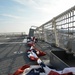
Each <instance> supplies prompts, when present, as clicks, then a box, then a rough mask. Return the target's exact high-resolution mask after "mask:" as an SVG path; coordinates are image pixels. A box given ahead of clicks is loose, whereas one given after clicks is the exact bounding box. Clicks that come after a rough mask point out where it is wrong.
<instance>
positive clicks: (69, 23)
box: [34, 6, 75, 49]
mask: <svg viewBox="0 0 75 75" xmlns="http://www.w3.org/2000/svg"><path fill="white" fill-rule="evenodd" d="M34 35H35V36H36V37H37V38H39V39H43V40H45V41H46V42H49V43H55V44H56V45H57V46H60V47H62V48H66V49H67V48H68V49H70V48H71V47H70V46H71V45H70V43H72V41H73V40H74V39H75V6H74V7H72V8H70V9H68V10H66V11H65V12H63V13H61V14H60V15H58V16H56V17H54V18H53V19H51V20H50V21H48V22H46V23H44V24H42V25H41V26H40V27H37V28H36V29H35V32H34ZM68 45H70V46H69V47H68Z"/></svg>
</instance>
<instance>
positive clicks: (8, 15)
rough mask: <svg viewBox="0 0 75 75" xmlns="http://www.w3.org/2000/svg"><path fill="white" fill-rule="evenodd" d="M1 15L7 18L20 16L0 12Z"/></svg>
mask: <svg viewBox="0 0 75 75" xmlns="http://www.w3.org/2000/svg"><path fill="white" fill-rule="evenodd" d="M0 15H1V16H6V17H9V18H13V19H20V18H21V17H19V16H16V15H12V14H0Z"/></svg>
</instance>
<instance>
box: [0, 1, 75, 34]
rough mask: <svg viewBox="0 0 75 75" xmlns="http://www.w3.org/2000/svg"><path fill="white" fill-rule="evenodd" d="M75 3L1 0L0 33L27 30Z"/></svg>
mask: <svg viewBox="0 0 75 75" xmlns="http://www.w3.org/2000/svg"><path fill="white" fill-rule="evenodd" d="M74 5H75V0H0V33H5V32H26V33H27V34H28V33H29V28H30V27H31V26H37V27H39V26H41V25H42V24H44V23H45V22H47V21H49V20H50V19H52V18H53V17H55V16H57V15H59V14H61V13H62V12H64V11H66V10H67V9H69V8H71V7H73V6H74Z"/></svg>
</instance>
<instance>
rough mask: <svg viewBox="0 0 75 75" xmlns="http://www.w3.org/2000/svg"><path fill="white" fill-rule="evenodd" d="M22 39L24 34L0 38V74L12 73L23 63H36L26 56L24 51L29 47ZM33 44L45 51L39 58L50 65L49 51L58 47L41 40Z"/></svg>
mask: <svg viewBox="0 0 75 75" xmlns="http://www.w3.org/2000/svg"><path fill="white" fill-rule="evenodd" d="M24 39H25V37H24V36H18V37H9V38H0V75H8V74H13V73H14V72H15V71H16V70H17V69H18V68H20V67H21V66H23V65H25V64H29V65H36V64H37V63H36V62H34V61H31V60H30V59H29V58H28V57H27V54H26V51H27V50H28V49H29V47H27V45H26V43H24V42H23V40H24ZM35 46H36V48H38V49H39V50H42V51H44V52H46V55H45V56H42V57H39V58H40V59H41V60H42V61H43V62H44V63H45V64H46V65H48V66H51V64H50V51H51V50H60V48H55V47H51V45H50V44H48V43H46V42H41V41H39V42H38V43H36V45H35ZM66 61H67V60H66ZM74 61H75V60H74ZM67 62H68V61H67ZM69 62H70V61H69ZM69 62H68V63H69ZM73 63H74V62H73ZM71 64H72V63H71ZM74 66H75V65H74Z"/></svg>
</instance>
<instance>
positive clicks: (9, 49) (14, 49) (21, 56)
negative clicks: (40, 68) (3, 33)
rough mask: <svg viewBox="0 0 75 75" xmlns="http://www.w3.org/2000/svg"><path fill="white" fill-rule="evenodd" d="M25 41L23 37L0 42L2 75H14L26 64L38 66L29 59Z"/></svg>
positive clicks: (0, 72)
mask: <svg viewBox="0 0 75 75" xmlns="http://www.w3.org/2000/svg"><path fill="white" fill-rule="evenodd" d="M1 39H2V38H1ZM23 40H24V38H23V37H15V38H14V37H13V38H10V39H5V38H4V40H3V39H2V40H0V43H1V44H0V75H8V74H12V73H14V72H15V71H16V70H17V69H18V68H20V67H21V66H23V65H25V64H36V62H32V61H30V60H29V58H28V57H27V54H26V51H27V46H26V44H25V43H23ZM12 42H13V43H12Z"/></svg>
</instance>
